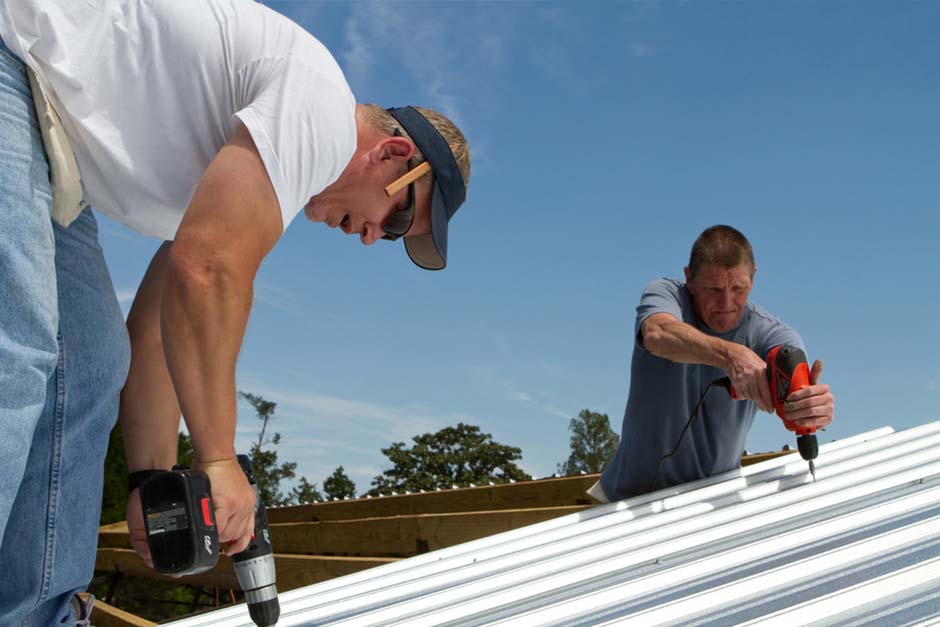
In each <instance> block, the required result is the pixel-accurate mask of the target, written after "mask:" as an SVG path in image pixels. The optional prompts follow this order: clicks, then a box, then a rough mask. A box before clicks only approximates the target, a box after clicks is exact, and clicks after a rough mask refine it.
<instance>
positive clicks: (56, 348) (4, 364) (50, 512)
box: [0, 41, 130, 627]
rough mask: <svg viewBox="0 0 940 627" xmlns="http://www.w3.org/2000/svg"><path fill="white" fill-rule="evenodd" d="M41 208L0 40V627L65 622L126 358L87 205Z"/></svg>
mask: <svg viewBox="0 0 940 627" xmlns="http://www.w3.org/2000/svg"><path fill="white" fill-rule="evenodd" d="M51 210H52V194H51V190H50V186H49V174H48V164H47V160H46V154H45V150H44V148H43V144H42V138H41V136H40V132H39V128H38V124H37V121H36V115H35V111H34V109H33V102H32V96H31V92H30V88H29V82H28V79H27V77H26V74H25V66H24V65H23V63H22V61H20V59H18V58H17V57H15V56H14V55H13V53H12V52H10V51H9V50H8V49H7V48H6V46H4V45H3V42H2V41H0V627H12V626H14V625H16V626H18V627H20V626H23V627H25V626H27V625H28V626H32V627H39V626H42V627H45V626H47V625H57V624H60V623H68V622H70V621H71V622H74V617H73V616H72V612H71V609H70V607H69V599H70V598H71V596H72V594H73V593H74V592H76V591H78V590H84V589H85V587H86V586H87V585H88V582H89V581H90V580H91V577H92V574H93V570H94V563H95V552H96V548H97V532H98V520H99V517H100V512H101V489H102V477H103V467H104V456H105V453H106V451H107V446H108V434H109V432H110V431H111V428H112V427H113V426H114V423H115V421H116V419H117V408H118V400H119V395H120V391H121V388H122V386H123V385H124V379H125V377H126V374H127V368H128V363H129V359H130V345H129V342H128V339H127V332H126V329H125V326H124V319H123V316H122V314H121V309H120V306H119V305H118V302H117V298H116V296H115V293H114V287H113V286H112V284H111V278H110V276H109V274H108V271H107V268H106V266H105V263H104V257H103V255H102V252H101V247H100V246H99V244H98V227H97V223H96V221H95V218H94V215H93V214H92V212H91V210H90V209H86V210H85V211H84V212H83V213H82V214H81V216H79V218H78V219H76V221H75V222H73V223H72V225H71V226H70V227H69V228H68V229H63V228H62V227H60V226H59V225H58V224H56V223H54V222H53V221H52V220H51V218H50V214H51Z"/></svg>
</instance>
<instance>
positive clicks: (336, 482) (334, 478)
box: [323, 466, 356, 499]
mask: <svg viewBox="0 0 940 627" xmlns="http://www.w3.org/2000/svg"><path fill="white" fill-rule="evenodd" d="M323 491H324V492H325V493H326V498H328V499H343V498H352V497H354V496H356V484H355V483H353V480H352V479H350V478H349V477H348V476H346V471H345V470H343V467H342V466H340V467H338V468H337V469H336V470H334V471H333V474H332V475H330V476H329V477H327V478H326V479H324V480H323Z"/></svg>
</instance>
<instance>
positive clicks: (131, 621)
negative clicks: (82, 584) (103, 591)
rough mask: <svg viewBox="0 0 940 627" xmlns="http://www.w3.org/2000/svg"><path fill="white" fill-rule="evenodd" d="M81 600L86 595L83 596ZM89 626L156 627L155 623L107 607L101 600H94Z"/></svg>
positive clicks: (112, 607) (109, 606)
mask: <svg viewBox="0 0 940 627" xmlns="http://www.w3.org/2000/svg"><path fill="white" fill-rule="evenodd" d="M82 597H83V598H86V599H87V597H88V595H86V594H83V595H82ZM91 624H92V625H95V627H156V625H157V623H154V622H153V621H149V620H147V619H146V618H141V617H140V616H134V615H133V614H131V613H130V612H125V611H124V610H121V609H118V608H116V607H114V606H113V605H108V604H107V603H105V602H104V601H102V600H101V599H95V606H94V608H92V610H91Z"/></svg>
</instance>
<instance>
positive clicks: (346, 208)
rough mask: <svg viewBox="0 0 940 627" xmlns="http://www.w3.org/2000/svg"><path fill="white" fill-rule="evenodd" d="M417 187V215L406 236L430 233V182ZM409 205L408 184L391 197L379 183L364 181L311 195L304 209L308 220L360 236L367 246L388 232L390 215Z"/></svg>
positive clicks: (419, 183)
mask: <svg viewBox="0 0 940 627" xmlns="http://www.w3.org/2000/svg"><path fill="white" fill-rule="evenodd" d="M414 186H415V190H414V194H415V217H414V222H413V223H412V225H411V228H410V229H409V230H408V233H407V234H406V235H423V234H425V233H430V232H431V215H430V203H431V198H430V185H429V183H428V182H427V181H426V180H420V181H418V182H416V183H414ZM407 206H408V188H407V187H406V188H404V189H402V190H401V191H399V192H398V193H396V194H395V195H394V196H392V197H391V198H389V197H388V196H386V195H385V190H384V188H383V187H382V185H381V184H380V183H377V182H375V181H370V180H365V181H362V182H361V183H360V184H358V185H351V186H349V187H348V188H346V190H345V192H344V193H342V194H340V193H337V194H332V193H330V192H329V191H328V190H325V191H324V192H323V193H321V194H318V195H317V196H314V197H313V198H311V199H310V202H309V203H307V206H306V207H305V208H304V210H305V212H306V215H307V219H308V220H311V221H312V222H323V223H325V224H326V225H327V226H329V227H330V228H339V229H342V231H343V232H344V233H346V234H347V235H352V234H356V235H359V240H360V241H361V242H362V243H363V244H365V245H366V246H368V245H371V244H373V243H375V242H376V241H377V240H379V239H381V238H382V236H383V235H385V228H384V227H385V224H386V221H387V220H388V218H389V216H391V215H392V214H393V213H395V212H396V211H399V210H401V209H404V208H406V207H407Z"/></svg>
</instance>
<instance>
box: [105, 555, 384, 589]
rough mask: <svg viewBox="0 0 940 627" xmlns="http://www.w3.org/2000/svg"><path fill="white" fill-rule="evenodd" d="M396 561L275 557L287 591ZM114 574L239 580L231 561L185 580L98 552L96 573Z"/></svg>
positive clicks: (202, 582) (208, 582)
mask: <svg viewBox="0 0 940 627" xmlns="http://www.w3.org/2000/svg"><path fill="white" fill-rule="evenodd" d="M394 561H396V559H395V558H385V557H326V556H319V555H275V556H274V564H275V566H276V567H277V588H278V590H282V591H286V590H293V589H294V588H299V587H301V586H307V585H310V584H314V583H319V582H321V581H327V580H328V579H333V578H334V577H339V576H341V575H349V574H351V573H357V572H359V571H361V570H365V569H367V568H372V567H373V566H380V565H382V564H388V563H390V562H394ZM115 570H117V571H119V572H121V573H124V574H126V575H131V576H134V577H145V578H147V579H158V580H160V581H167V582H171V583H176V584H180V585H182V584H192V585H196V586H208V587H213V588H215V587H218V588H228V589H233V590H238V589H239V588H238V580H237V579H236V578H235V571H234V569H233V568H232V560H231V559H230V558H228V557H226V556H224V555H223V556H221V557H219V563H218V564H216V566H215V568H213V569H212V570H209V571H206V572H204V573H200V574H198V575H191V576H189V577H186V578H185V579H180V578H176V577H169V576H167V575H161V574H160V573H158V572H157V571H155V570H153V569H152V568H149V567H147V565H146V564H144V563H143V561H142V560H141V559H140V557H139V556H138V555H137V553H135V552H134V551H133V550H131V549H115V548H104V549H98V558H97V560H96V561H95V571H96V572H114V571H115Z"/></svg>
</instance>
